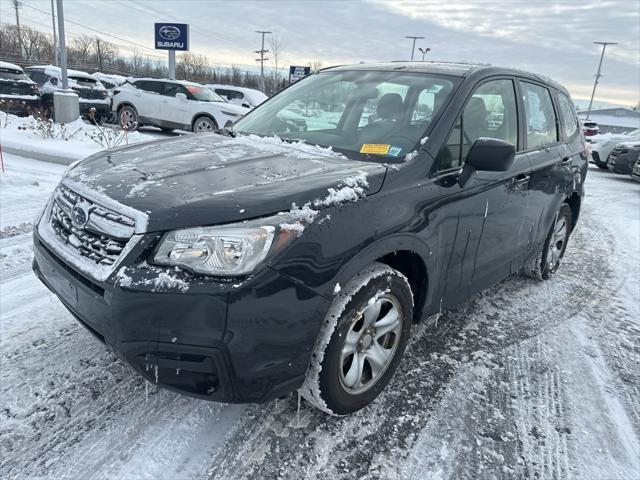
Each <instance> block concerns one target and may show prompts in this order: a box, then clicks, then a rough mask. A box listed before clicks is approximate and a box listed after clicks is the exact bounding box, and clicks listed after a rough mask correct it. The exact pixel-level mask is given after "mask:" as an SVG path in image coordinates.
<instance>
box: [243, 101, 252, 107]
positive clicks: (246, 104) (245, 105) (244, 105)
mask: <svg viewBox="0 0 640 480" xmlns="http://www.w3.org/2000/svg"><path fill="white" fill-rule="evenodd" d="M242 106H243V107H244V108H251V105H249V104H248V103H246V102H245V103H243V104H242Z"/></svg>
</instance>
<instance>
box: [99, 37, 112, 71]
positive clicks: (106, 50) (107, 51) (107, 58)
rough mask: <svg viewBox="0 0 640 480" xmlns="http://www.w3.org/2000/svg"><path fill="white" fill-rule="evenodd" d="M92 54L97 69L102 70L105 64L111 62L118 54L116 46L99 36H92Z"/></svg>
mask: <svg viewBox="0 0 640 480" xmlns="http://www.w3.org/2000/svg"><path fill="white" fill-rule="evenodd" d="M93 56H94V59H95V63H96V65H97V66H98V69H99V70H100V71H101V72H102V71H103V70H104V66H105V64H112V63H113V61H114V60H115V58H116V57H117V56H118V47H116V46H115V45H114V44H113V43H109V42H105V41H104V40H102V39H101V38H100V37H94V38H93Z"/></svg>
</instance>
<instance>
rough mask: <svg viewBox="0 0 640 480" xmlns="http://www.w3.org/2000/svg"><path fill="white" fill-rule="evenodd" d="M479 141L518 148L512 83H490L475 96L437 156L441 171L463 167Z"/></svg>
mask: <svg viewBox="0 0 640 480" xmlns="http://www.w3.org/2000/svg"><path fill="white" fill-rule="evenodd" d="M480 137H487V138H496V139H498V140H504V141H506V142H509V143H512V144H513V145H515V146H516V147H517V145H518V111H517V107H516V95H515V90H514V88H513V81H511V80H507V79H502V80H491V81H489V82H486V83H483V84H482V85H480V86H479V87H478V88H477V89H476V90H475V91H474V92H473V94H472V95H471V97H470V98H469V100H468V101H467V104H466V106H465V107H464V111H463V112H462V116H461V117H460V118H459V119H458V121H457V122H456V125H455V126H454V127H453V130H452V131H451V134H450V135H449V138H448V139H447V142H446V143H445V145H443V146H442V148H441V150H440V152H439V154H438V170H449V169H451V168H459V167H461V166H462V164H463V163H464V160H465V158H466V156H467V153H469V149H470V148H471V145H473V142H475V141H476V140H477V139H478V138H480Z"/></svg>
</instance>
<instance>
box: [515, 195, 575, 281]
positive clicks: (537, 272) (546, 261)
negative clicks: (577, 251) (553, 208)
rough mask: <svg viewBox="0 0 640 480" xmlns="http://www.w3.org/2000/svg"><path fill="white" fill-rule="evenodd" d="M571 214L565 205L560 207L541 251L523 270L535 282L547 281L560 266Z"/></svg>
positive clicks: (565, 247)
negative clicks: (535, 280)
mask: <svg viewBox="0 0 640 480" xmlns="http://www.w3.org/2000/svg"><path fill="white" fill-rule="evenodd" d="M572 219H573V213H572V212H571V207H569V205H567V204H566V203H565V204H563V205H562V206H561V207H560V210H558V214H557V215H556V219H555V221H554V222H553V225H551V230H549V233H548V234H547V238H546V240H545V242H544V246H543V247H542V251H541V252H540V253H539V254H538V255H536V257H535V258H534V259H533V260H532V261H531V263H530V264H529V265H528V266H527V267H526V268H525V273H526V274H527V275H528V276H529V277H532V278H535V279H537V280H549V279H550V278H551V276H552V275H553V274H554V273H556V270H558V267H559V266H560V260H562V257H563V256H564V252H565V250H566V249H567V243H568V242H569V235H570V234H571V225H572V223H571V222H572Z"/></svg>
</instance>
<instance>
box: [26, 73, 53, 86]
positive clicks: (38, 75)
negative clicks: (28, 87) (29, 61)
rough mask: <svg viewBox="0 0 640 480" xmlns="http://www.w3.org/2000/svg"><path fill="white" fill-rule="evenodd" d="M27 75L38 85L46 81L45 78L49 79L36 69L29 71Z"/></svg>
mask: <svg viewBox="0 0 640 480" xmlns="http://www.w3.org/2000/svg"><path fill="white" fill-rule="evenodd" d="M27 75H28V76H29V78H30V79H31V80H33V81H34V82H36V83H37V84H38V85H43V84H45V83H47V80H49V77H48V76H47V75H46V74H44V73H43V72H39V71H37V70H32V71H29V72H28V73H27Z"/></svg>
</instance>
